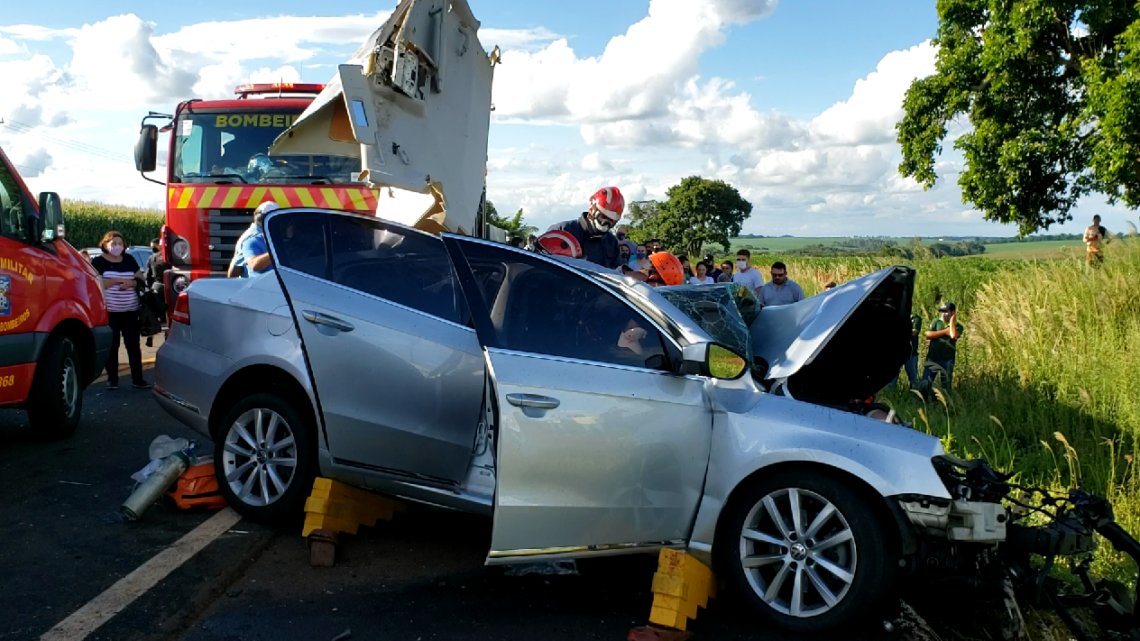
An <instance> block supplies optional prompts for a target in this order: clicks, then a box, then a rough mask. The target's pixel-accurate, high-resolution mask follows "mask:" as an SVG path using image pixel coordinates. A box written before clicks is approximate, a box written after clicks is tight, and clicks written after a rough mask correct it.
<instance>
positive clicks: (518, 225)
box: [484, 200, 538, 238]
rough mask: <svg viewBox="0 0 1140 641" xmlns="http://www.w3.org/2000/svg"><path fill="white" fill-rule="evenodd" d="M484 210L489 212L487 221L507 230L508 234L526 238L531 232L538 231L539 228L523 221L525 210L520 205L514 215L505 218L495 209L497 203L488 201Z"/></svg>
mask: <svg viewBox="0 0 1140 641" xmlns="http://www.w3.org/2000/svg"><path fill="white" fill-rule="evenodd" d="M484 211H485V212H486V214H487V222H488V223H490V224H492V225H494V226H495V227H498V228H499V229H503V230H506V232H507V234H509V235H511V236H519V237H521V238H526V237H527V236H530V235H531V234H533V233H535V232H537V231H538V228H537V227H535V226H533V225H527V224H526V223H524V222H523V210H522V208H521V207H520V208H519V210H518V211H517V212H515V215H514V216H511V217H510V218H503V217H502V216H500V215H499V210H498V209H495V203H493V202H491V201H489V200H488V201H487V203H486V205H485V206H484Z"/></svg>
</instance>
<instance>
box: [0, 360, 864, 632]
mask: <svg viewBox="0 0 1140 641" xmlns="http://www.w3.org/2000/svg"><path fill="white" fill-rule="evenodd" d="M84 402H85V407H84V418H83V423H82V425H81V426H80V428H79V431H78V433H77V434H76V435H75V436H74V437H73V438H71V439H69V440H66V441H59V442H42V441H38V440H35V439H34V438H32V436H31V434H30V433H29V431H28V429H27V427H26V417H25V416H24V414H23V412H19V411H3V412H0V541H2V544H0V589H2V593H3V597H2V598H0V641H12V640H17V639H37V638H39V637H40V635H42V634H43V633H44V632H46V631H47V630H49V629H51V628H52V627H53V626H54V625H55V624H57V623H58V622H60V621H62V620H63V619H65V618H66V617H68V616H69V615H70V614H71V613H73V612H74V611H75V610H76V609H78V608H80V607H81V606H83V605H84V604H85V603H87V602H89V601H90V600H91V599H93V598H95V597H96V596H97V595H100V594H101V593H103V592H104V590H107V588H108V587H110V586H111V585H112V584H114V583H115V582H116V581H118V580H119V579H121V578H123V577H124V576H127V575H128V574H130V573H131V572H132V571H133V570H135V569H136V568H138V567H139V566H140V565H141V564H143V563H144V562H146V561H147V560H148V559H150V558H151V557H153V556H154V555H156V554H158V553H159V552H161V551H163V550H164V549H167V548H168V547H169V546H171V544H172V543H174V542H175V541H177V540H178V539H179V538H180V537H182V536H183V535H185V534H186V533H188V532H190V531H191V530H193V529H194V528H195V527H197V526H198V525H199V524H201V523H203V522H204V521H205V520H206V519H207V518H209V517H210V516H211V514H209V513H178V512H167V511H164V510H162V509H160V508H154V509H152V510H151V511H150V512H148V513H147V514H146V515H145V516H144V518H143V519H142V520H141V521H139V522H135V523H128V522H126V521H125V519H124V518H123V517H121V516H120V514H119V511H118V507H119V505H120V504H121V503H122V501H123V500H124V499H125V498H126V496H127V495H128V494H129V493H130V491H131V488H132V486H133V481H132V480H131V479H130V474H131V473H132V472H135V471H136V470H138V469H139V468H141V467H142V466H143V465H145V464H146V462H147V460H146V458H147V446H148V445H149V443H150V441H151V440H152V439H153V438H154V437H155V436H157V435H159V434H169V435H171V436H175V437H178V436H185V437H187V438H198V437H197V436H196V435H194V434H192V433H190V432H189V431H188V430H187V429H185V428H183V427H182V426H181V425H180V424H178V423H177V422H175V421H174V420H172V419H170V418H168V417H167V416H166V414H165V413H164V412H163V411H162V410H161V409H159V408H158V406H157V405H156V404H155V403H154V402H153V401H152V400H151V398H150V394H149V392H138V391H135V390H132V389H130V388H129V387H125V388H121V389H120V390H118V391H116V392H107V391H105V389H104V388H103V384H102V383H96V384H95V385H93V386H92V387H91V388H90V389H88V391H87V393H86V395H85V397H84ZM206 445H207V447H208V443H207V444H206ZM489 539H490V521H489V520H487V519H482V518H475V517H471V516H467V515H462V514H456V513H450V512H440V511H434V510H428V509H422V508H416V507H413V508H412V509H410V510H409V511H408V512H407V513H404V514H398V515H397V517H396V520H395V521H393V522H391V523H381V524H379V525H378V526H377V527H376V528H374V529H368V528H366V529H363V530H362V531H361V533H360V534H359V535H356V536H345V537H344V538H343V539H342V543H341V546H340V557H339V559H338V563H337V565H336V567H334V568H327V569H326V568H312V567H310V565H309V562H308V551H307V549H306V546H305V542H304V540H303V539H302V538H301V537H300V527H299V523H298V525H297V527H295V528H284V529H271V528H267V527H263V526H260V525H257V524H253V523H249V522H247V521H241V522H239V523H237V525H234V526H232V527H231V528H229V529H228V531H226V532H225V533H224V534H222V535H221V536H219V537H218V538H216V539H214V540H213V541H212V542H211V543H210V544H209V545H208V546H206V547H205V548H204V549H203V550H202V551H201V552H199V553H198V554H196V555H195V556H194V557H192V558H191V559H190V560H189V561H187V562H186V563H184V564H183V565H182V566H181V567H179V568H178V569H176V570H174V571H173V572H172V573H170V574H169V575H167V576H165V578H163V579H162V580H161V581H159V582H158V583H157V584H156V585H155V586H154V587H153V588H150V589H149V590H147V591H146V592H145V593H143V594H142V596H140V597H139V598H138V599H136V600H134V601H133V602H131V603H130V605H128V606H126V607H125V608H124V609H123V610H122V611H121V612H119V613H118V614H117V615H116V616H114V617H113V618H111V619H110V620H109V621H108V622H106V623H105V624H103V625H102V626H100V627H98V628H97V629H96V630H95V631H94V632H93V633H91V634H90V636H88V637H87V638H89V639H108V640H114V641H130V640H133V639H172V640H174V639H184V640H187V641H230V640H239V639H240V640H256V639H273V640H275V641H278V640H291V639H297V640H302V639H303V640H306V641H308V640H314V639H315V640H331V639H334V638H335V637H337V636H338V635H341V634H342V633H344V632H345V631H351V635H352V636H351V638H352V639H410V640H421V639H422V640H427V639H446V640H448V641H459V640H466V639H488V640H496V641H507V640H511V639H518V640H524V639H525V640H528V641H529V640H534V639H544V640H546V639H552V640H554V639H566V640H580V639H612V640H614V641H618V640H621V639H625V638H626V635H627V634H628V632H629V630H630V628H631V627H634V626H637V625H643V624H645V623H646V622H647V617H648V615H649V609H650V603H651V601H652V595H651V594H650V592H649V585H650V581H651V577H652V574H653V572H654V569H655V559H654V558H653V557H651V556H639V557H626V558H617V559H599V560H594V561H587V562H580V563H579V573H578V574H577V575H569V576H533V575H532V576H521V577H516V576H508V575H506V572H505V570H504V569H503V568H488V567H485V566H483V564H482V562H483V558H484V555H485V553H486V550H487V548H488V544H489ZM690 629H691V630H693V631H694V633H695V637H694V638H696V639H717V640H726V641H727V640H732V639H772V640H776V641H778V640H779V639H781V637H780V636H779V635H775V634H773V633H772V632H771V631H770V630H766V629H764V628H763V627H762V626H761V625H759V624H758V622H757V621H755V620H754V619H752V618H751V617H750V616H749V615H748V613H747V611H746V609H745V608H743V607H741V605H740V604H739V603H738V602H736V601H735V600H734V599H733V597H732V596H731V594H722V596H721V598H719V599H716V600H714V601H712V602H711V605H710V608H709V609H708V610H707V611H704V612H702V613H701V614H700V616H699V617H698V619H697V620H696V621H693V622H691V626H690ZM342 638H343V637H342ZM850 638H852V639H854V638H863V637H850Z"/></svg>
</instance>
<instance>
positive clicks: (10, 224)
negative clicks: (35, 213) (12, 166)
mask: <svg viewBox="0 0 1140 641" xmlns="http://www.w3.org/2000/svg"><path fill="white" fill-rule="evenodd" d="M0 233H3V234H4V235H5V236H7V237H8V238H12V239H15V240H24V205H23V203H22V202H21V201H20V186H19V185H18V184H17V183H16V177H15V176H13V175H12V174H11V173H9V171H8V167H6V166H5V165H4V163H3V162H0Z"/></svg>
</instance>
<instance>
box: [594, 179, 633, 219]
mask: <svg viewBox="0 0 1140 641" xmlns="http://www.w3.org/2000/svg"><path fill="white" fill-rule="evenodd" d="M590 204H591V205H594V206H595V207H597V208H598V211H600V212H601V213H602V215H603V216H605V217H606V218H608V219H610V223H611V226H613V225H616V224H617V221H619V220H621V215H622V212H624V211H625V198H624V197H623V196H622V195H621V191H620V190H619V189H618V188H617V187H602V188H601V189H599V190H598V191H596V192H594V195H593V196H591V197H590Z"/></svg>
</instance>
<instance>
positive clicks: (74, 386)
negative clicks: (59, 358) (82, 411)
mask: <svg viewBox="0 0 1140 641" xmlns="http://www.w3.org/2000/svg"><path fill="white" fill-rule="evenodd" d="M60 383H61V385H62V389H61V392H62V398H63V407H64V410H65V412H66V415H67V417H68V418H70V417H72V416H75V412H76V411H77V408H78V407H79V395H80V393H81V392H80V389H79V371H78V369H77V368H76V367H75V361H74V360H72V359H70V358H69V359H67V360H65V361H64V362H63V374H62V376H61V377H60Z"/></svg>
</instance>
